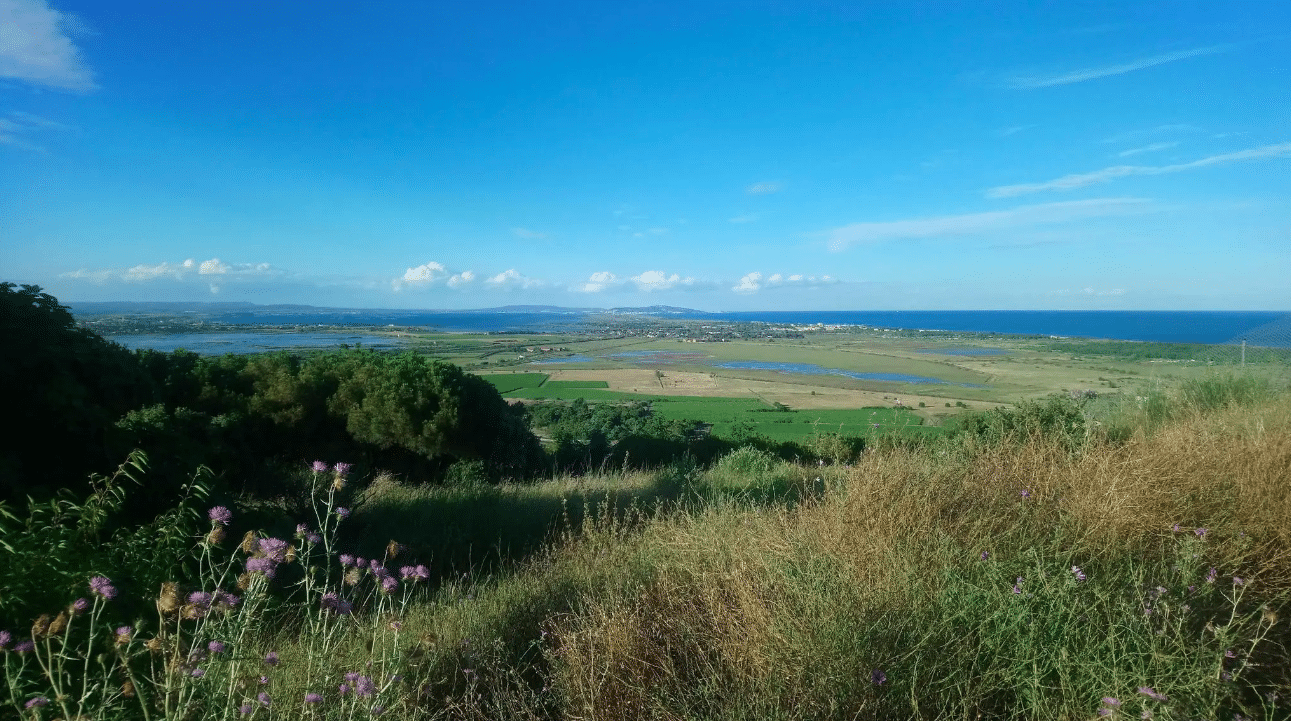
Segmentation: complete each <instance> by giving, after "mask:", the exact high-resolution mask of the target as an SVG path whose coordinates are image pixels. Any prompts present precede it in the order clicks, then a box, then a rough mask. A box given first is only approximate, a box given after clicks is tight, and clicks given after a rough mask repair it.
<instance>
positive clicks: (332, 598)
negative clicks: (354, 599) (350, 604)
mask: <svg viewBox="0 0 1291 721" xmlns="http://www.w3.org/2000/svg"><path fill="white" fill-rule="evenodd" d="M340 600H341V599H340V596H337V595H336V592H335V591H328V592H327V593H324V594H323V597H322V598H320V599H318V605H319V606H321V607H322V608H323V609H324V610H328V611H335V610H336V605H337V603H338V602H339V601H340Z"/></svg>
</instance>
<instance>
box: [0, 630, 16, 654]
mask: <svg viewBox="0 0 1291 721" xmlns="http://www.w3.org/2000/svg"><path fill="white" fill-rule="evenodd" d="M12 641H13V634H12V633H9V632H8V631H0V651H4V650H6V649H7V648H8V647H9V644H10V642H12Z"/></svg>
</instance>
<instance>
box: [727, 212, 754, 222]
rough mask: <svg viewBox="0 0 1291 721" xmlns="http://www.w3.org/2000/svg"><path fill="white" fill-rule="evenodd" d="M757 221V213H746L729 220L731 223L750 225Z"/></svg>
mask: <svg viewBox="0 0 1291 721" xmlns="http://www.w3.org/2000/svg"><path fill="white" fill-rule="evenodd" d="M757 219H758V214H757V213H746V214H744V215H737V216H735V217H734V218H731V219H730V220H731V222H732V223H752V222H754V221H756V220H757Z"/></svg>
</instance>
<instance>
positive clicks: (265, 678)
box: [259, 676, 269, 686]
mask: <svg viewBox="0 0 1291 721" xmlns="http://www.w3.org/2000/svg"><path fill="white" fill-rule="evenodd" d="M259 680H260V685H261V686H264V685H265V684H267V683H269V677H268V676H261V677H260V679H259Z"/></svg>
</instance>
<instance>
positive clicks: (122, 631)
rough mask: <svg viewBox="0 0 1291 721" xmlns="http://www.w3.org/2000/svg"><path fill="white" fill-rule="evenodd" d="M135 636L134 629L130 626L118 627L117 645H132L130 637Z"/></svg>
mask: <svg viewBox="0 0 1291 721" xmlns="http://www.w3.org/2000/svg"><path fill="white" fill-rule="evenodd" d="M133 634H134V629H133V628H130V627H129V626H117V631H116V635H117V643H119V644H127V643H130V636H132V635H133Z"/></svg>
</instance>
